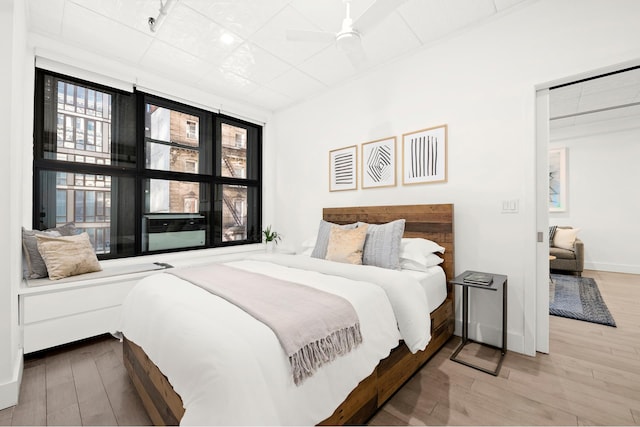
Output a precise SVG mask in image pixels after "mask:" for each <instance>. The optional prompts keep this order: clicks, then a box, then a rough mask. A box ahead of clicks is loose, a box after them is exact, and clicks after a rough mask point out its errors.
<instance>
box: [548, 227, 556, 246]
mask: <svg viewBox="0 0 640 427" xmlns="http://www.w3.org/2000/svg"><path fill="white" fill-rule="evenodd" d="M557 228H558V226H557V225H552V226H550V227H549V246H550V247H551V246H553V237H554V236H555V235H556V229H557Z"/></svg>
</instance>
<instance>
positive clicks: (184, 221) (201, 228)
mask: <svg viewBox="0 0 640 427" xmlns="http://www.w3.org/2000/svg"><path fill="white" fill-rule="evenodd" d="M142 231H143V234H142V236H143V242H142V243H143V250H144V251H160V250H164V249H178V248H190V247H197V246H204V245H205V243H206V237H207V222H206V219H205V217H204V216H202V215H193V214H150V215H145V217H144V223H143V230H142Z"/></svg>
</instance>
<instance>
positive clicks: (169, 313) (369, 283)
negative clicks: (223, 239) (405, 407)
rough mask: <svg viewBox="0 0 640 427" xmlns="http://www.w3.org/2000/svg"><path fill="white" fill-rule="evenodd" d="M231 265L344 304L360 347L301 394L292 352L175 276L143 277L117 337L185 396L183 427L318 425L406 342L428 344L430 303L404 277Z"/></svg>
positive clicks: (281, 258)
mask: <svg viewBox="0 0 640 427" xmlns="http://www.w3.org/2000/svg"><path fill="white" fill-rule="evenodd" d="M226 264H227V265H229V266H232V267H235V268H242V269H245V270H248V271H253V272H257V273H262V274H266V275H270V276H273V277H277V278H280V279H283V280H288V281H292V282H297V283H301V284H305V285H307V286H312V287H315V288H318V289H322V290H324V291H327V292H332V293H335V294H337V295H340V296H342V297H344V298H346V299H347V300H349V301H350V302H351V304H352V305H353V307H354V309H355V310H356V313H357V314H358V317H359V319H360V329H361V332H362V337H363V342H362V344H361V345H360V346H359V347H357V348H356V349H355V350H353V351H351V352H350V353H348V354H346V355H344V356H341V357H338V358H336V359H335V360H334V361H332V362H331V363H329V364H327V365H325V366H323V367H322V368H321V369H320V370H318V371H317V372H316V373H315V374H314V375H313V376H312V377H310V378H308V379H307V380H305V382H304V383H302V384H301V385H300V386H296V385H295V384H294V383H293V379H292V377H291V373H290V364H289V361H288V359H287V356H286V354H285V353H284V351H283V350H282V348H281V346H280V344H279V342H278V339H277V338H276V336H275V334H274V333H273V332H272V331H271V330H270V329H269V328H268V327H266V326H265V325H264V324H262V323H261V322H259V321H257V320H255V319H254V318H253V317H251V316H250V315H248V314H247V313H245V312H244V311H242V310H241V309H239V308H237V307H235V306H233V305H231V304H229V303H228V302H226V301H224V300H222V299H221V298H219V297H217V296H215V295H212V294H210V293H209V292H207V291H205V290H203V289H202V288H199V287H197V286H193V285H191V284H190V283H188V282H186V281H184V280H182V279H179V278H177V277H175V276H173V275H170V274H166V273H159V274H154V275H152V276H148V277H145V278H144V279H142V280H141V281H140V282H139V283H138V284H137V285H136V286H135V287H134V289H133V290H132V291H131V292H130V294H129V295H128V297H127V298H126V300H125V302H124V304H123V306H122V318H121V327H120V331H121V332H122V333H123V334H124V335H125V336H126V337H127V338H128V339H130V340H131V341H133V342H135V343H136V344H138V345H139V346H141V347H142V348H143V349H144V350H145V352H146V353H147V355H148V356H149V358H150V359H151V360H152V361H153V362H154V363H155V364H156V365H157V366H158V367H159V368H160V370H161V371H162V372H163V373H164V374H165V375H166V376H167V378H168V379H169V381H170V383H171V384H172V386H173V388H174V389H175V391H176V392H177V393H178V394H179V395H180V396H181V397H182V401H183V404H184V407H185V414H184V417H183V418H182V420H181V424H182V425H314V424H317V423H318V422H320V421H322V420H323V419H325V418H327V417H328V416H330V415H331V414H332V413H333V411H334V410H335V408H336V407H337V406H338V405H339V404H340V403H341V402H342V401H343V400H344V399H345V398H346V397H347V395H348V394H349V393H350V392H351V390H352V389H353V388H355V387H356V386H357V385H358V383H359V382H360V381H361V380H362V379H364V378H366V377H367V376H368V375H369V374H371V372H372V371H373V369H374V368H375V366H376V365H377V364H378V362H379V361H380V360H381V359H383V358H385V357H386V356H387V355H388V354H389V352H390V350H391V349H392V348H394V347H395V346H397V344H398V342H399V340H400V339H403V340H405V342H406V343H407V345H408V347H409V348H410V349H411V350H412V351H414V352H415V351H417V350H422V349H424V348H425V347H426V345H427V344H428V342H429V339H430V320H429V310H428V304H427V297H426V295H425V293H424V291H423V290H422V289H421V287H420V284H419V283H418V281H417V280H416V279H415V278H413V277H411V276H410V275H406V274H403V273H402V272H400V271H393V270H385V269H380V268H377V267H369V266H354V265H348V264H340V263H335V262H329V261H324V260H318V259H315V258H309V257H306V256H292V255H278V254H273V255H261V256H255V257H252V258H251V259H247V260H243V261H234V262H229V263H226Z"/></svg>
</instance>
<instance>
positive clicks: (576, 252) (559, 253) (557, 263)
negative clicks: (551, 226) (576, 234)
mask: <svg viewBox="0 0 640 427" xmlns="http://www.w3.org/2000/svg"><path fill="white" fill-rule="evenodd" d="M558 228H559V229H568V228H572V227H558ZM549 255H553V256H555V257H556V258H555V259H552V260H550V261H549V268H550V269H551V270H561V271H568V272H571V273H573V274H575V275H577V276H582V271H583V270H584V243H583V242H582V240H580V239H578V238H576V239H575V242H574V244H573V248H572V249H564V248H558V247H556V246H553V245H551V246H549Z"/></svg>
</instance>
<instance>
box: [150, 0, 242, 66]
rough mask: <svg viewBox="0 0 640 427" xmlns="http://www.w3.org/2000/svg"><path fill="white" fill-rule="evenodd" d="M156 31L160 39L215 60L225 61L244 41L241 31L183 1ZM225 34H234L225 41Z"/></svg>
mask: <svg viewBox="0 0 640 427" xmlns="http://www.w3.org/2000/svg"><path fill="white" fill-rule="evenodd" d="M156 34H157V36H156V37H157V38H158V39H159V40H162V41H163V42H165V43H168V44H170V45H172V46H174V47H176V48H179V49H182V50H184V51H185V52H188V53H190V54H192V55H194V56H198V57H200V58H204V59H207V60H208V61H210V62H213V63H220V62H222V59H223V58H224V57H225V56H227V55H228V54H229V53H231V52H232V51H233V49H235V48H236V47H238V46H239V45H240V43H242V39H241V38H240V36H238V35H237V34H233V33H231V32H230V31H229V30H226V29H224V28H222V27H221V26H220V25H218V24H216V23H215V22H213V21H211V19H209V18H207V17H205V16H204V15H202V14H200V13H198V12H196V11H195V10H193V9H191V8H189V7H187V6H186V5H183V4H181V3H178V4H177V5H176V6H175V7H174V8H173V9H172V10H171V13H170V14H169V15H168V16H167V18H166V20H165V22H164V23H163V25H162V26H161V27H160V29H159V30H158V31H157V33H156ZM223 35H228V36H230V37H231V38H230V39H229V40H230V41H229V43H225V42H223V41H222V36H223Z"/></svg>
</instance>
